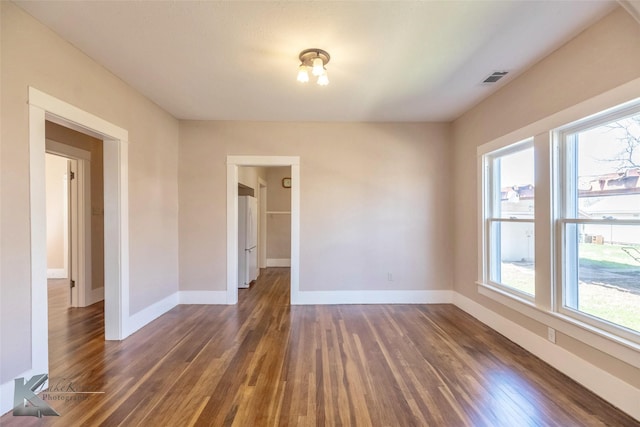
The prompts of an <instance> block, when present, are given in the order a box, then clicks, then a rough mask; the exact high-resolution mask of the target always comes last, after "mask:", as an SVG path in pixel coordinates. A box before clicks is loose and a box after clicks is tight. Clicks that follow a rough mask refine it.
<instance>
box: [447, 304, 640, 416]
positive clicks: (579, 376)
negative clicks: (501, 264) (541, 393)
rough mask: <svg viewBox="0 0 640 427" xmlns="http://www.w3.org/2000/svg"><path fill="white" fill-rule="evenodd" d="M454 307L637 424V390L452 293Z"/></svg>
mask: <svg viewBox="0 0 640 427" xmlns="http://www.w3.org/2000/svg"><path fill="white" fill-rule="evenodd" d="M453 303H454V304H455V305H456V306H457V307H459V308H460V309H462V310H464V311H466V312H467V313H469V314H470V315H471V316H473V317H475V318H476V319H478V320H479V321H481V322H482V323H484V324H485V325H487V326H489V327H490V328H492V329H494V330H495V331H497V332H499V333H501V334H502V335H504V336H505V337H507V338H508V339H510V340H511V341H513V342H515V343H516V344H518V345H519V346H521V347H523V348H524V349H526V350H527V351H529V352H530V353H532V354H534V355H536V356H537V357H539V358H540V359H542V360H544V361H545V362H547V363H548V364H549V365H551V366H553V367H554V368H556V369H557V370H559V371H560V372H562V373H564V374H565V375H567V376H569V377H570V378H572V379H573V380H575V381H577V382H578V383H580V384H582V385H583V386H584V387H586V388H587V389H589V390H591V391H592V392H594V393H595V394H597V395H598V396H600V397H601V398H603V399H604V400H606V401H607V402H609V403H611V404H612V405H614V406H616V407H618V408H619V409H620V410H622V411H624V412H626V413H627V414H629V415H630V416H632V417H634V418H635V419H637V420H640V406H639V405H638V402H640V389H637V388H635V387H633V386H632V385H631V384H629V383H626V382H624V381H622V380H621V379H619V378H617V377H615V376H613V375H611V374H610V373H608V372H606V371H604V370H602V369H600V368H598V367H597V366H595V365H592V364H591V363H589V362H587V361H586V360H584V359H581V358H579V357H578V356H576V355H574V354H573V353H570V352H569V351H567V350H565V349H563V348H562V347H559V346H557V345H556V344H553V343H551V342H550V341H547V340H546V339H544V338H542V337H540V336H539V335H537V334H534V333H533V332H531V331H530V330H528V329H526V328H524V327H522V326H520V325H518V324H517V323H515V322H512V321H511V320H509V319H507V318H505V317H502V316H500V315H499V314H497V313H495V312H493V311H491V310H489V309H488V308H486V307H484V306H483V305H481V304H478V303H477V302H475V301H473V300H471V299H469V298H467V297H465V296H464V295H461V294H459V293H457V292H454V293H453Z"/></svg>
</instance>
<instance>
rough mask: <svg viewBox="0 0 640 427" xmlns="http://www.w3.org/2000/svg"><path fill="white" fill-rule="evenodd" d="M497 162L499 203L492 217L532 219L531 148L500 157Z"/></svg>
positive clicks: (532, 177) (532, 181) (532, 176)
mask: <svg viewBox="0 0 640 427" xmlns="http://www.w3.org/2000/svg"><path fill="white" fill-rule="evenodd" d="M497 162H499V173H498V174H497V175H498V176H497V177H496V178H497V179H498V180H499V184H498V188H500V202H499V204H498V206H496V207H495V208H496V212H495V214H494V215H493V216H494V217H500V218H528V219H531V218H533V209H534V205H533V202H534V191H533V183H534V180H533V179H534V175H533V147H532V148H528V149H525V150H522V151H518V152H516V153H512V154H507V155H504V156H501V157H500V158H499V159H498V160H497Z"/></svg>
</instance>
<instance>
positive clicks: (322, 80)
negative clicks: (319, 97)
mask: <svg viewBox="0 0 640 427" xmlns="http://www.w3.org/2000/svg"><path fill="white" fill-rule="evenodd" d="M318 84H319V85H320V86H326V85H328V84H329V76H328V75H327V70H323V73H322V74H320V76H318Z"/></svg>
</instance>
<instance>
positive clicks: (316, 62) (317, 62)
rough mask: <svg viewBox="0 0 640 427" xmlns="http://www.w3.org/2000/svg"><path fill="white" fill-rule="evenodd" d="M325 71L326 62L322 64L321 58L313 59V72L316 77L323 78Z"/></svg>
mask: <svg viewBox="0 0 640 427" xmlns="http://www.w3.org/2000/svg"><path fill="white" fill-rule="evenodd" d="M323 71H324V62H322V58H320V57H319V56H318V57H317V58H313V70H312V71H311V72H312V73H313V75H314V76H321V75H322V72H323Z"/></svg>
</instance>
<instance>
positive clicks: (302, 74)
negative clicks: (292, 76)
mask: <svg viewBox="0 0 640 427" xmlns="http://www.w3.org/2000/svg"><path fill="white" fill-rule="evenodd" d="M298 81H299V82H300V83H306V82H308V81H309V72H308V71H307V67H306V66H304V65H300V66H299V67H298Z"/></svg>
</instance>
